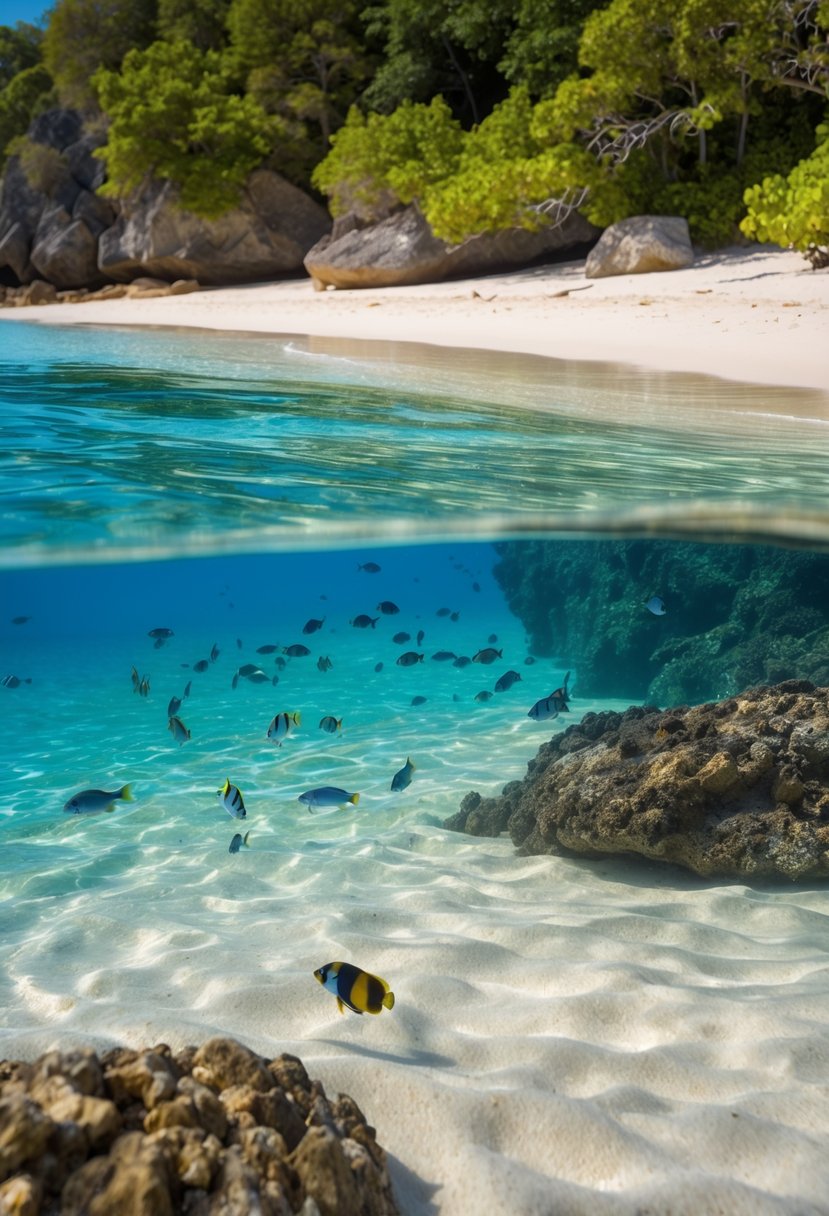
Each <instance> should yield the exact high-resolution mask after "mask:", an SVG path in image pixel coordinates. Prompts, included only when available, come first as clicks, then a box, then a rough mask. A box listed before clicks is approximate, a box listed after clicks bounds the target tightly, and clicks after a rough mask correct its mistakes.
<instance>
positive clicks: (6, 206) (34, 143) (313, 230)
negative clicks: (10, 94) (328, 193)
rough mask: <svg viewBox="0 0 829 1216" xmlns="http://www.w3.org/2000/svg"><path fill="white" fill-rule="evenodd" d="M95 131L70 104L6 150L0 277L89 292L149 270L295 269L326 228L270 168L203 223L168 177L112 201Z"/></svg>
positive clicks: (316, 208)
mask: <svg viewBox="0 0 829 1216" xmlns="http://www.w3.org/2000/svg"><path fill="white" fill-rule="evenodd" d="M105 138H106V136H105V134H104V133H103V132H98V133H94V132H88V131H86V130H85V128H84V126H83V122H82V120H81V116H80V115H79V114H77V113H75V111H73V110H50V111H49V112H48V113H46V114H42V115H41V116H40V117H39V118H37V119H36V120H35V121H34V123H33V124H32V126H31V127H30V129H29V131H28V133H27V141H28V146H27V151H26V153H25V155H24V156H23V157H21V156H12V157H10V158H9V160H8V163H7V166H6V170H5V173H4V176H3V181H2V191H0V285H5V286H12V287H18V286H21V285H24V286H25V285H27V284H29V283H31V282H33V281H34V280H35V279H42V280H44V281H46V282H47V283H51V284H52V286H53V287H54V288H56V290H58V291H64V290H76V289H81V288H86V289H91V290H94V289H96V288H98V287H101V286H103V285H105V284H107V283H112V282H113V281H115V282H129V281H130V280H132V279H135V278H137V277H138V276H146V275H150V276H153V277H156V278H160V279H164V280H166V281H167V282H173V281H176V280H198V281H199V282H200V283H202V284H205V285H210V284H221V283H246V282H251V281H253V280H261V279H268V278H274V277H277V276H280V275H286V274H298V273H301V272H302V264H303V258H304V256H305V254H306V253H307V252H308V250H309V249H310V248H311V246H312V245H314V244H315V243H316V242H318V241H319V240H320V238H321V237H322V236H323V235H324V234H325V233H326V232H328V230H329V229H330V227H331V221H330V219H329V216H328V213H327V211H325V209H324V208H323V207H321V206H320V205H319V204H318V203H316V202H315V201H314V200H313V199H312V198H310V197H309V196H308V195H307V194H305V193H304V192H303V191H302V190H300V189H298V188H297V187H296V186H292V185H291V184H290V182H287V181H286V180H285V179H284V178H282V177H280V176H279V174H277V173H273V172H271V171H270V170H266V169H259V170H256V171H255V172H254V173H253V174H251V176H250V178H249V179H248V181H247V183H246V188H245V193H244V197H243V200H242V202H241V203H240V205H239V206H238V207H236V208H234V209H233V210H231V211H229V212H227V213H226V214H225V215H223V216H221V217H220V218H219V219H217V220H204V219H201V218H199V217H198V216H195V215H193V214H191V213H190V212H187V211H183V210H182V209H181V208H179V207H178V206H177V205H176V192H175V189H174V187H173V186H172V184H171V183H170V182H160V183H156V184H152V185H150V186H148V187H147V188H146V190H145V191H143V192H142V194H141V196H140V197H139V198H137V199H133V200H129V201H123V202H120V203H117V204H116V203H114V202H110V201H107V200H106V199H103V198H101V197H100V196H99V195H98V194H97V193H96V191H97V189H98V187H99V186H101V185H102V184H103V182H104V180H105V176H106V169H105V165H104V163H103V161H102V160H100V159H99V158H97V157H96V156H95V149H96V148H97V147H99V146H100V144H101V143H102V142H103V141H104V140H105Z"/></svg>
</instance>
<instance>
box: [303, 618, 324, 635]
mask: <svg viewBox="0 0 829 1216" xmlns="http://www.w3.org/2000/svg"><path fill="white" fill-rule="evenodd" d="M324 624H325V617H323V618H322V620H321V621H318V620H317V619H316V617H313V616H312V617H311V619H310V620H308V621H306V622H305V624H304V625H303V626H302V632H303V633H306V634H307V633H316V632H317V630H318V629H322V627H323V625H324Z"/></svg>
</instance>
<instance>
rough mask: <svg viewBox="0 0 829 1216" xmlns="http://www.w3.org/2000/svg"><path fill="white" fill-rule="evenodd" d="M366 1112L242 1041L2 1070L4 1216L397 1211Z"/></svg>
mask: <svg viewBox="0 0 829 1216" xmlns="http://www.w3.org/2000/svg"><path fill="white" fill-rule="evenodd" d="M397 1211H398V1209H397V1206H396V1204H395V1201H394V1198H393V1195H392V1191H391V1184H390V1181H389V1176H388V1171H387V1168H386V1155H385V1153H384V1151H383V1149H382V1148H381V1147H380V1146H379V1145H378V1144H377V1141H376V1139H375V1133H374V1129H373V1128H372V1127H369V1126H368V1124H367V1123H366V1120H365V1117H364V1116H363V1114H362V1112H361V1111H360V1109H359V1107H358V1106H357V1104H356V1103H355V1102H354V1101H353V1100H352V1099H351V1098H349V1097H347V1096H346V1095H344V1094H341V1095H340V1096H339V1097H338V1098H336V1099H334V1100H329V1099H328V1098H327V1097H326V1095H325V1091H324V1090H323V1087H322V1085H321V1084H320V1083H319V1081H312V1080H310V1078H309V1077H308V1074H307V1073H306V1071H305V1068H304V1067H303V1065H302V1063H301V1061H300V1060H298V1059H297V1058H296V1056H291V1055H281V1056H277V1057H276V1058H275V1059H273V1060H266V1059H264V1058H263V1057H261V1056H258V1055H256V1053H255V1052H252V1051H250V1050H249V1049H248V1048H247V1047H244V1046H243V1045H242V1044H241V1043H238V1042H236V1041H235V1040H234V1039H226V1038H214V1039H210V1040H209V1041H208V1042H207V1043H204V1044H203V1045H202V1046H201V1047H198V1048H196V1047H186V1048H184V1050H183V1051H181V1052H179V1053H178V1054H173V1052H171V1050H170V1048H169V1047H167V1046H166V1045H164V1044H161V1045H159V1046H156V1047H151V1048H145V1049H140V1050H137V1051H135V1050H131V1049H128V1048H115V1049H113V1050H112V1051H108V1052H106V1053H105V1054H104V1055H102V1056H100V1057H99V1056H98V1055H97V1054H96V1053H95V1052H94V1051H92V1050H91V1049H83V1050H79V1051H77V1050H76V1051H68V1052H61V1051H50V1052H47V1053H46V1054H45V1055H42V1056H40V1057H39V1058H38V1059H37V1060H35V1061H34V1063H26V1062H23V1061H19V1060H3V1061H0V1212H3V1213H5V1212H9V1213H12V1212H13V1213H18V1214H19V1216H52V1214H55V1216H57V1214H58V1213H60V1216H176V1214H177V1213H187V1214H188V1216H219V1214H221V1216H234V1214H236V1216H249V1214H250V1213H257V1216H292V1214H293V1213H295V1212H301V1213H302V1216H396V1214H397Z"/></svg>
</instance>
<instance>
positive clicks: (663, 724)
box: [445, 680, 829, 879]
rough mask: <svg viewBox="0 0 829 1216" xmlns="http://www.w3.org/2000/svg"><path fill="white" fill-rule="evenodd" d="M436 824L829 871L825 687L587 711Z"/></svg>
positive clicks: (525, 849) (678, 858) (626, 850)
mask: <svg viewBox="0 0 829 1216" xmlns="http://www.w3.org/2000/svg"><path fill="white" fill-rule="evenodd" d="M445 826H446V827H448V828H452V829H454V830H460V831H468V832H471V833H472V834H474V835H483V834H487V835H497V834H499V833H500V832H502V831H509V833H510V835H511V836H512V839H513V842H514V843H515V844H516V845H517V846H518V847H519V849H520V851H521V852H522V853H525V854H529V853H554V854H578V855H580V856H586V857H600V856H605V855H607V854H638V855H640V856H642V857H646V858H649V859H651V860H654V861H666V862H672V863H674V864H676V865H680V866H684V867H686V868H687V869H689V870H692V871H693V872H694V873H696V874H700V875H703V876H713V875H719V876H726V877H739V878H788V879H812V878H817V877H823V876H827V875H829V688H817V687H815V685H814V684H811V683H809V682H808V681H806V680H788V681H786V682H784V683H782V684H777V685H761V686H758V687H756V688H751V689H749V690H748V691H747V692H743V693H741V694H740V695H739V696H738V697H733V698H730V699H728V700H725V701H720V702H714V703H710V704H706V705H698V706H695V707H694V708H689V707H688V706H680V707H679V708H676V709H670V710H665V711H660V710H658V709H656V708H655V707H653V706H644V707H631V708H630V709H628V710H626V711H625V712H624V713H622V714H619V713H613V712H606V713H601V714H592V713H591V714H586V715H585V717H584V718H583V719H582V721H581V722H579V723H577V724H575V725H573V726H570V727H568V728H567V730H565V731H563V732H562V733H560V734H557V735H555V736H554V737H553V738H552V739H551V740H550V742H549V743H545V744H543V745H542V747H541V748H540V749H539V751H538V754H537V755H536V757H535V758H534V759H533V760H531V761H530V763H529V765H528V769H527V776H526V777H525V778H524V780H523V781H513V782H510V784H509V785H507V786H505V787H504V790H503V792H502V794H501V796H500V797H498V798H481V797H480V795H478V794H477V793H470V794H467V796H466V798H464V800H463V802H462V803H461V809H460V811H459V813H458V814H457V815H455V816H454V817H453V818H452V819H449V820H447V822H446V825H445Z"/></svg>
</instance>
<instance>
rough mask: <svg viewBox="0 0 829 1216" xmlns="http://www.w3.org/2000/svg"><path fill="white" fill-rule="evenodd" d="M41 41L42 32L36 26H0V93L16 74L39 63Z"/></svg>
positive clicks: (23, 24) (16, 24)
mask: <svg viewBox="0 0 829 1216" xmlns="http://www.w3.org/2000/svg"><path fill="white" fill-rule="evenodd" d="M42 41H43V32H42V30H39V29H38V28H37V26H36V25H29V24H28V22H25V21H17V22H16V23H15V24H14V25H0V91H2V90H3V89H5V87H6V85H8V84H10V83H11V82H12V80H13V79H14V77H15V76H16V75H17V74H18V72H23V71H25V70H26V68H33V67H35V65H36V64H38V63H40V53H41V43H42Z"/></svg>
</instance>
